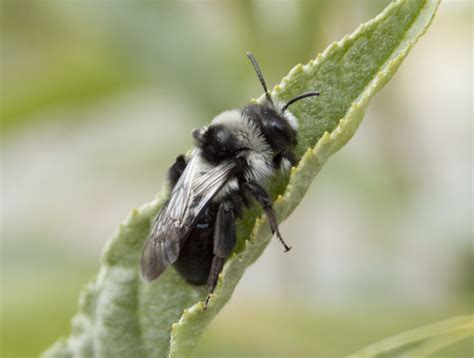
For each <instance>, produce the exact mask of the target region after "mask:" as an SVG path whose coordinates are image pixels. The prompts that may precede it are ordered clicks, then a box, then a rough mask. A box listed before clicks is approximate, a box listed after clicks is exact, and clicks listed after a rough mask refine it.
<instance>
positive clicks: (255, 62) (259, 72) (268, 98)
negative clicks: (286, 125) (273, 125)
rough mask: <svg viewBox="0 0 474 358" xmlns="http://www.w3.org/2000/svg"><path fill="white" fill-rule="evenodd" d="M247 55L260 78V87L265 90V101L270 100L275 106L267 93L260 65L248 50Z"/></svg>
mask: <svg viewBox="0 0 474 358" xmlns="http://www.w3.org/2000/svg"><path fill="white" fill-rule="evenodd" d="M247 57H248V58H249V60H250V61H251V62H252V65H253V67H254V68H255V72H257V76H258V79H259V80H260V83H261V84H262V87H263V89H264V91H265V97H266V98H267V101H268V102H270V103H271V104H272V106H273V107H275V105H274V104H273V101H272V97H270V93H268V89H267V85H266V83H265V80H264V79H263V75H262V71H261V70H260V66H259V65H258V63H257V60H256V59H255V57H253V55H252V54H251V53H250V52H247Z"/></svg>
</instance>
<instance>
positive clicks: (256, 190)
mask: <svg viewBox="0 0 474 358" xmlns="http://www.w3.org/2000/svg"><path fill="white" fill-rule="evenodd" d="M243 188H244V190H248V191H249V192H250V194H252V196H253V197H254V198H255V199H256V200H257V201H258V202H259V203H260V205H262V207H263V210H264V211H265V214H266V215H267V218H268V222H269V223H270V228H271V229H272V233H273V234H276V236H277V237H278V240H280V242H281V243H282V245H283V246H284V248H285V252H288V251H290V249H291V246H288V245H287V244H286V242H285V241H284V240H283V238H282V237H281V234H280V230H279V229H278V222H277V219H276V215H275V211H274V210H273V206H272V200H271V199H270V195H268V193H267V192H266V191H265V189H263V188H262V187H261V186H260V185H258V184H257V183H251V182H247V183H245V184H244V185H243Z"/></svg>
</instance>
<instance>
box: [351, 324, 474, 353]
mask: <svg viewBox="0 0 474 358" xmlns="http://www.w3.org/2000/svg"><path fill="white" fill-rule="evenodd" d="M470 336H474V316H463V317H455V318H451V319H448V320H445V321H442V322H438V323H435V324H432V325H429V326H425V327H421V328H417V329H414V330H411V331H408V332H404V333H401V334H399V335H396V336H394V337H390V338H386V339H384V340H382V341H381V342H378V343H375V344H372V345H370V346H368V347H366V348H364V349H363V350H361V351H359V352H357V353H355V354H353V355H351V356H350V357H351V358H369V357H383V356H390V357H419V358H421V357H428V356H429V355H431V354H433V353H435V352H436V351H439V350H441V349H442V348H445V347H447V346H449V345H451V344H454V343H456V342H458V341H460V340H463V339H465V338H467V337H470Z"/></svg>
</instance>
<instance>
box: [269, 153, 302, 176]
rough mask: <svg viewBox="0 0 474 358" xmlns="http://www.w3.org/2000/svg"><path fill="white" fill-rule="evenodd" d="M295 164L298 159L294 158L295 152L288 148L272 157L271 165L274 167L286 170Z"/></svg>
mask: <svg viewBox="0 0 474 358" xmlns="http://www.w3.org/2000/svg"><path fill="white" fill-rule="evenodd" d="M297 164H298V159H297V158H296V155H295V153H293V152H292V151H290V150H284V151H281V152H280V153H278V154H277V155H276V156H275V157H274V158H273V166H274V167H275V168H276V169H281V170H284V171H288V170H290V169H291V167H294V166H296V165H297Z"/></svg>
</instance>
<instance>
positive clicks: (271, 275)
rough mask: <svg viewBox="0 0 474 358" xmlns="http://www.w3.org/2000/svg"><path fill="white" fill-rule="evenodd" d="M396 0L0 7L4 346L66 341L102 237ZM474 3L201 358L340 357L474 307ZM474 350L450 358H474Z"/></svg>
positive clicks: (356, 142)
mask: <svg viewBox="0 0 474 358" xmlns="http://www.w3.org/2000/svg"><path fill="white" fill-rule="evenodd" d="M387 4H388V1H376V0H373V1H348V0H347V1H330V0H328V1H312V0H309V1H307V0H304V1H225V2H218V1H214V2H212V1H208V2H200V1H195V2H134V1H118V2H112V1H59V0H58V1H33V0H22V1H14V0H1V12H0V29H1V34H0V41H1V67H0V69H1V88H0V89H1V106H0V114H1V146H2V148H1V156H2V157H1V179H2V180H1V182H2V200H1V204H2V210H1V212H2V213H1V220H2V222H1V238H2V244H1V350H0V356H2V357H26V356H37V355H38V354H39V353H40V352H41V351H43V350H44V349H46V348H47V347H48V346H49V345H51V344H52V343H53V342H54V341H55V339H56V338H57V337H58V336H60V335H65V334H67V333H68V332H69V329H70V324H69V322H70V319H71V317H72V315H73V314H74V313H75V311H76V309H77V301H78V294H79V292H80V289H81V287H82V286H83V285H84V284H85V283H86V282H87V281H88V280H89V279H90V278H91V277H92V275H93V274H94V272H96V271H97V269H98V267H99V258H100V253H101V248H102V246H103V245H104V243H105V242H106V239H107V237H108V236H109V235H110V234H111V233H112V232H113V231H114V229H115V228H116V227H117V225H118V224H119V223H120V222H121V221H122V219H124V218H125V217H126V215H127V213H128V212H129V210H130V209H131V208H133V207H136V206H138V205H140V204H141V203H144V202H146V201H149V200H151V199H152V198H154V197H155V195H156V193H157V192H158V191H159V190H160V188H161V186H162V184H163V181H164V174H165V171H166V169H167V167H168V166H169V165H170V163H172V161H173V160H174V157H175V156H176V155H177V154H179V153H182V152H184V151H186V150H187V149H188V148H189V147H190V146H191V145H192V140H191V137H190V135H189V134H190V131H191V129H192V128H194V127H197V126H200V125H203V124H205V123H207V122H208V121H209V120H210V119H211V118H212V117H213V116H214V115H216V114H218V113H219V112H221V111H223V110H225V109H228V108H232V107H238V106H241V105H244V104H245V103H246V102H247V101H248V100H249V99H250V98H252V97H257V96H258V95H259V94H260V92H261V88H260V85H259V83H258V81H257V79H256V77H255V73H254V71H253V69H252V68H251V66H250V64H249V62H248V59H247V58H246V57H245V53H246V51H248V50H251V51H252V52H253V53H254V55H255V56H256V57H257V59H258V60H259V63H260V65H261V67H262V69H263V72H264V74H265V77H266V80H267V82H268V83H269V84H270V85H272V84H276V83H278V82H279V81H280V79H281V78H282V77H283V76H284V75H285V74H286V73H287V72H288V71H289V69H290V68H291V67H292V66H293V65H295V64H297V63H300V62H307V61H309V60H310V59H312V58H314V57H315V56H316V54H317V53H318V52H321V51H322V50H324V48H325V47H326V46H327V45H328V44H330V43H331V42H332V41H334V40H338V39H340V38H341V37H342V36H344V35H345V34H348V33H351V32H352V31H353V30H355V29H356V28H357V27H358V26H359V24H361V23H362V22H364V21H367V20H368V19H370V18H372V17H374V16H375V15H377V14H378V13H379V12H380V11H381V10H382V9H383V8H384V7H385V6H386V5H387ZM472 11H473V5H472V3H471V2H470V1H444V2H443V3H442V4H441V7H440V9H439V13H438V15H437V17H436V18H435V20H434V23H433V25H432V27H431V29H429V31H428V33H427V34H426V36H425V37H424V38H423V39H422V40H421V42H420V43H419V44H418V45H417V46H415V48H414V49H413V51H412V53H410V55H409V56H408V58H407V59H406V61H405V63H404V64H403V65H402V67H401V68H400V70H399V72H398V73H397V75H396V76H395V77H394V79H393V80H392V82H391V83H390V84H389V85H388V86H387V88H385V89H384V90H383V91H382V92H381V93H380V94H379V95H377V96H376V98H375V99H374V100H373V102H372V105H371V107H370V108H369V111H368V113H367V117H366V119H365V120H364V122H363V124H362V125H361V128H360V129H359V131H358V132H357V134H356V136H355V137H354V138H353V140H352V141H351V142H350V143H349V144H348V145H347V146H346V147H345V148H344V149H343V150H342V151H341V152H340V153H338V154H337V155H335V156H334V157H333V158H332V159H331V160H330V161H329V162H328V163H327V165H326V166H325V167H324V169H323V170H322V172H321V173H320V174H319V176H318V177H317V178H316V180H315V182H314V183H313V185H312V188H311V190H310V191H309V193H308V195H307V196H306V198H305V200H304V201H303V203H302V204H301V205H300V206H299V207H298V209H297V210H296V211H295V213H294V214H293V215H292V216H291V217H290V218H289V220H288V221H287V222H286V223H285V224H283V226H282V232H283V233H284V236H285V238H286V240H287V241H288V242H289V243H291V245H292V246H293V250H292V251H291V253H290V254H288V255H283V253H282V252H281V247H280V245H278V244H275V245H270V246H269V248H268V249H267V251H266V252H265V254H264V255H263V257H262V258H261V259H260V260H259V261H258V262H257V263H256V264H255V265H254V266H252V267H251V269H250V270H248V272H247V273H246V274H245V276H244V278H243V280H242V282H241V284H240V285H239V286H238V287H237V290H236V292H235V294H234V297H233V298H232V300H231V301H230V303H229V304H228V305H227V306H226V307H225V308H224V310H223V311H222V313H221V314H220V315H219V316H218V318H217V319H216V320H215V321H214V322H213V323H212V325H211V326H210V328H209V330H208V332H206V334H205V336H204V338H203V341H202V343H201V344H200V346H199V349H198V355H199V356H202V357H208V356H219V357H223V356H258V355H260V356H261V355H265V356H273V355H275V356H291V355H294V356H308V357H310V356H315V355H318V356H324V357H338V356H342V355H345V354H348V353H351V352H353V351H356V350H358V349H360V348H362V347H364V346H366V345H368V344H369V343H372V342H373V341H376V340H379V339H381V338H384V337H386V336H388V335H392V334H395V333H398V332H400V331H404V330H407V329H410V328H414V327H417V326H420V325H424V324H428V323H430V322H434V321H436V320H439V319H444V318H448V317H450V316H452V315H458V314H466V313H469V312H471V313H472V311H473V307H472V293H473V283H474V279H473V276H472V272H473V271H472V268H473V267H472V263H473V258H474V255H473V250H472V237H473V232H472V186H471V183H472V137H471V133H472V131H471V129H472V128H471V127H472V122H471V121H472V32H471V26H472ZM473 344H474V342H473V340H470V341H465V342H463V343H461V344H458V345H456V346H454V347H452V348H449V349H448V350H444V351H442V352H440V353H439V356H466V357H467V356H472V355H473V354H474V352H473V350H472V347H473Z"/></svg>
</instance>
